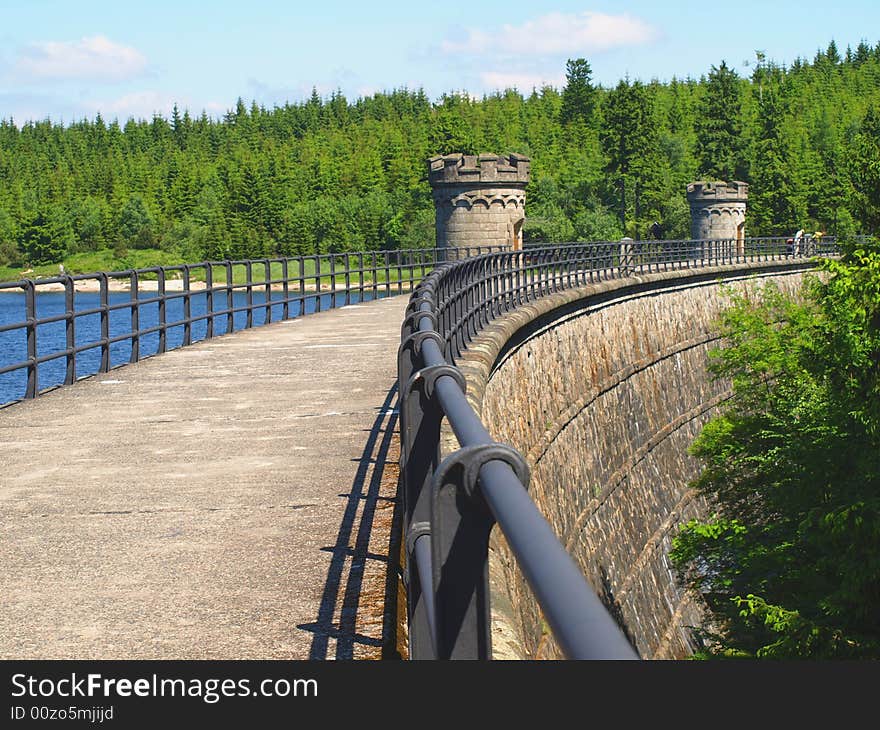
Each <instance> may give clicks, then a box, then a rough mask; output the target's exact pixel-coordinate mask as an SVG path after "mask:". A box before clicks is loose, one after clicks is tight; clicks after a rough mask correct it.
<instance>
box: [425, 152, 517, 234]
mask: <svg viewBox="0 0 880 730" xmlns="http://www.w3.org/2000/svg"><path fill="white" fill-rule="evenodd" d="M428 181H429V182H430V183H431V188H432V190H433V195H434V206H435V208H436V211H437V216H436V232H437V247H438V248H446V247H457V246H499V245H510V246H511V247H512V248H513V249H520V248H522V223H523V220H524V217H525V212H524V211H525V203H526V192H525V187H526V185H527V184H528V182H529V158H528V157H524V156H523V155H517V154H511V155H509V156H503V155H494V154H481V155H463V154H460V153H456V154H451V155H437V156H435V157H431V158H430V159H429V160H428Z"/></svg>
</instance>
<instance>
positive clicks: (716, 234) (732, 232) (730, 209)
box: [687, 180, 749, 257]
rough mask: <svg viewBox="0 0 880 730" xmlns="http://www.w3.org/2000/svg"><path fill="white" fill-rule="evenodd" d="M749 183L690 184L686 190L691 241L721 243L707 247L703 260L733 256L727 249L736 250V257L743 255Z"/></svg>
mask: <svg viewBox="0 0 880 730" xmlns="http://www.w3.org/2000/svg"><path fill="white" fill-rule="evenodd" d="M748 197H749V186H748V183H744V182H739V181H736V180H735V181H733V182H729V183H727V182H692V183H690V184H689V185H688V186H687V199H688V203H689V204H690V207H691V238H692V239H694V240H696V241H705V240H707V239H710V240H715V241H724V243H718V244H710V245H708V246H707V247H706V250H704V251H703V252H702V253H703V256H704V257H708V256H711V255H713V254H717V255H721V254H722V253H725V254H726V253H733V250H731V251H729V252H728V251H727V249H729V248H732V246H734V245H735V246H736V253H737V254H738V255H740V256H741V255H743V253H744V251H743V241H744V239H745V229H746V200H747V199H748Z"/></svg>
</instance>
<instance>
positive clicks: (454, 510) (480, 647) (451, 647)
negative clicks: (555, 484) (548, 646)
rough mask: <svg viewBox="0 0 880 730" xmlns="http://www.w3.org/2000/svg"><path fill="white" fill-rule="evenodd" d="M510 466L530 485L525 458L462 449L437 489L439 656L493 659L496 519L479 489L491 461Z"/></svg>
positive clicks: (493, 449) (498, 448)
mask: <svg viewBox="0 0 880 730" xmlns="http://www.w3.org/2000/svg"><path fill="white" fill-rule="evenodd" d="M495 460H502V461H504V462H506V463H508V464H509V465H510V466H511V467H512V468H513V470H514V472H515V473H516V475H517V477H518V478H519V480H520V482H521V483H522V484H523V485H524V486H526V487H528V483H529V472H528V467H527V466H526V464H525V461H524V459H523V458H522V456H521V455H520V454H519V453H517V452H516V451H515V450H514V449H513V448H512V447H510V446H507V445H505V444H497V443H492V444H484V445H478V446H469V447H465V448H462V449H459V450H458V451H456V452H455V453H453V454H451V455H450V456H448V457H447V458H445V459H444V460H443V462H442V463H441V464H440V466H439V467H438V468H437V470H436V473H435V474H434V480H433V483H432V485H431V549H432V555H431V562H432V566H433V572H434V576H433V579H434V592H435V595H436V604H437V609H436V610H437V619H436V620H437V629H436V631H437V658H438V659H491V658H492V632H491V613H490V608H491V606H490V596H489V535H490V533H491V531H492V527H493V526H494V524H495V518H494V517H493V515H492V512H491V510H490V509H489V507H488V505H487V504H486V502H485V500H484V499H483V496H482V494H481V493H480V488H479V479H480V469H481V467H482V466H483V465H485V464H487V463H488V462H489V461H495Z"/></svg>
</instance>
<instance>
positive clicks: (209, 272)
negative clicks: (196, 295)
mask: <svg viewBox="0 0 880 730" xmlns="http://www.w3.org/2000/svg"><path fill="white" fill-rule="evenodd" d="M205 314H207V315H208V318H207V319H206V320H205V339H206V340H210V339H211V338H212V337H213V336H214V267H213V266H211V263H210V262H205Z"/></svg>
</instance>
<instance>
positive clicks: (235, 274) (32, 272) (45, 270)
mask: <svg viewBox="0 0 880 730" xmlns="http://www.w3.org/2000/svg"><path fill="white" fill-rule="evenodd" d="M181 263H184V262H183V261H182V260H181V258H180V256H179V255H178V254H175V253H173V252H169V251H163V250H159V249H137V250H129V251H128V252H127V253H126V254H125V255H124V256H118V255H117V254H116V253H115V252H114V251H113V250H111V249H103V250H100V251H92V252H88V253H79V254H74V255H72V256H68V257H67V258H66V259H64V261H63V263H62V264H61V265H63V266H64V271H65V272H66V273H68V274H91V273H94V272H97V271H125V270H127V269H144V268H149V267H152V266H175V265H179V264H181ZM315 263H316V262H315V260H314V259H304V261H303V271H302V272H301V271H300V266H299V262H298V261H297V260H292V261H290V262H289V264H288V269H287V276H288V278H291V279H292V278H299V277H300V276H304V277H305V278H306V284H307V285H308V284H311V285H314V284H315V283H316V278H317V277H319V276H320V278H321V285H322V287H324V286H330V284H331V281H332V280H333V279H335V281H336V286H337V287H342V286H344V285H345V275H344V274H343V273H340V272H341V271H342V270H343V261H342V260H341V258H340V259H338V260H337V261H336V263H335V275H334V276H331V275H330V274H331V272H330V261H329V260H322V261H321V270H320V272H318V271H317V270H316V266H315ZM61 265H59V264H46V265H43V266H35V267H33V268H29V267H22V266H0V282H3V281H17V280H19V279H23V278H27V279H43V278H51V277H55V276H58V275H59V274H60V273H61V268H60V266H61ZM349 266H350V267H351V268H352V269H357V268H359V267H360V263H359V258H358V257H357V256H354V255H352V256H350V258H349ZM371 267H372V257H371V256H369V255H366V256H364V268H365V269H371ZM376 267H377V270H376V276H375V281H376V282H377V283H379V282H385V281H386V280H387V281H397V280H398V279H399V278H403V279H409V278H410V275H411V274H410V272H409V270H408V269H403V271H402V277H401V274H400V272H398V269H397V266H396V265H395V264H393V263H391V264H390V265H389V268H388V269H387V271H386V268H385V263H384V257H383V254H381V253H377V254H376ZM211 268H212V270H211V274H212V277H213V281H214V283H215V284H225V283H226V274H227V269H226V267H225V266H223V265H216V266H212V267H211ZM430 268H431V267H425V268H424V269H423V268H421V267H418V268H416V269H415V272H414V273H415V276H416V277H417V278H420V277H421V276H422V275H423V274H424V273H426V272H427V271H429V270H430ZM205 276H206V273H205V269H204V268H194V269H193V270H192V271H191V273H190V278H191V280H193V281H204V280H205ZM251 276H252V278H251V280H252V281H256V282H260V281H265V280H266V269H265V266H264V265H263V264H261V263H256V264H254V265H253V266H252V275H251ZM282 276H283V268H282V265H281V264H280V263H273V264H271V265H270V272H269V278H270V279H274V280H277V279H281V278H282ZM360 276H361V274H358V273H351V274H350V275H349V279H350V283H351V285H352V286H356V285H358V284H359V282H360V278H359V277H360ZM362 276H363V280H364V283H370V284H372V283H373V281H374V276H373V271H372V270H369V271H364V272H363V274H362ZM181 277H182V273H181V272H169V278H181ZM141 278H142V279H155V278H156V277H155V274H143V275H141ZM232 281H233V283H235V284H244V283H246V282H247V268H246V267H245V266H244V265H242V264H239V265H235V266H233V267H232ZM296 284H298V282H295V283H293V282H292V283H291V286H295V285H296Z"/></svg>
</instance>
